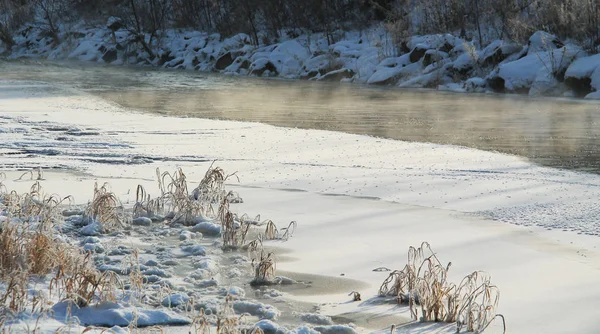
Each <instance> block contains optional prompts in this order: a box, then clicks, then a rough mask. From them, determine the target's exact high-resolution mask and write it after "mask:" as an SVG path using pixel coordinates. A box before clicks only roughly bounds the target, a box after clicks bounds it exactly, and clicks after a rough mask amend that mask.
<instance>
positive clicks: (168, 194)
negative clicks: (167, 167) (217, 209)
mask: <svg viewBox="0 0 600 334" xmlns="http://www.w3.org/2000/svg"><path fill="white" fill-rule="evenodd" d="M156 174H157V177H158V188H159V189H160V192H161V196H160V197H159V199H158V202H159V203H160V205H161V207H162V208H164V207H165V205H168V206H169V210H170V212H173V218H172V219H171V222H172V223H182V224H184V225H193V224H194V219H195V218H196V217H199V216H201V215H208V214H211V213H213V214H214V210H213V208H212V205H211V203H206V202H203V201H200V200H197V199H196V198H194V196H192V195H190V193H189V191H188V186H187V177H186V175H185V174H184V173H183V170H182V169H181V168H179V169H177V170H176V171H175V172H174V173H173V174H171V173H169V172H163V173H160V170H159V169H158V168H157V169H156Z"/></svg>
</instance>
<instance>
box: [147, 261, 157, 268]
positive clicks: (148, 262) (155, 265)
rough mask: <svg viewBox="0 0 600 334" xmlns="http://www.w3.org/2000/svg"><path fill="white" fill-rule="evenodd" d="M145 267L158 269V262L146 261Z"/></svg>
mask: <svg viewBox="0 0 600 334" xmlns="http://www.w3.org/2000/svg"><path fill="white" fill-rule="evenodd" d="M144 265H146V266H148V267H157V266H158V262H156V261H154V260H148V261H146V263H144Z"/></svg>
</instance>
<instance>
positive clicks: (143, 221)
mask: <svg viewBox="0 0 600 334" xmlns="http://www.w3.org/2000/svg"><path fill="white" fill-rule="evenodd" d="M132 224H133V225H135V226H151V225H152V219H150V218H148V217H137V218H134V219H133V221H132Z"/></svg>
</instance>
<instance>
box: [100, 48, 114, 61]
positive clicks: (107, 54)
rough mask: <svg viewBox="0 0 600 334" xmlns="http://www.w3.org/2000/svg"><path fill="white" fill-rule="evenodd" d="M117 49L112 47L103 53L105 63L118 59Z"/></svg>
mask: <svg viewBox="0 0 600 334" xmlns="http://www.w3.org/2000/svg"><path fill="white" fill-rule="evenodd" d="M117 58H118V57H117V50H115V49H110V50H107V51H106V52H104V54H103V55H102V60H103V61H104V62H105V63H112V62H113V61H115V60H117Z"/></svg>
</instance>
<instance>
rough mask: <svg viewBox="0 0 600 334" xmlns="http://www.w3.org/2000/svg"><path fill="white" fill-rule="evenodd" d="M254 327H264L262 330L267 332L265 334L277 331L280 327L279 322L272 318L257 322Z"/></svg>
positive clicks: (272, 333)
mask: <svg viewBox="0 0 600 334" xmlns="http://www.w3.org/2000/svg"><path fill="white" fill-rule="evenodd" d="M254 327H257V328H260V329H262V331H263V332H265V334H274V333H277V331H278V330H279V328H280V327H279V325H278V324H276V323H274V322H273V321H271V320H266V319H264V320H261V321H259V322H257V323H255V324H254Z"/></svg>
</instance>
